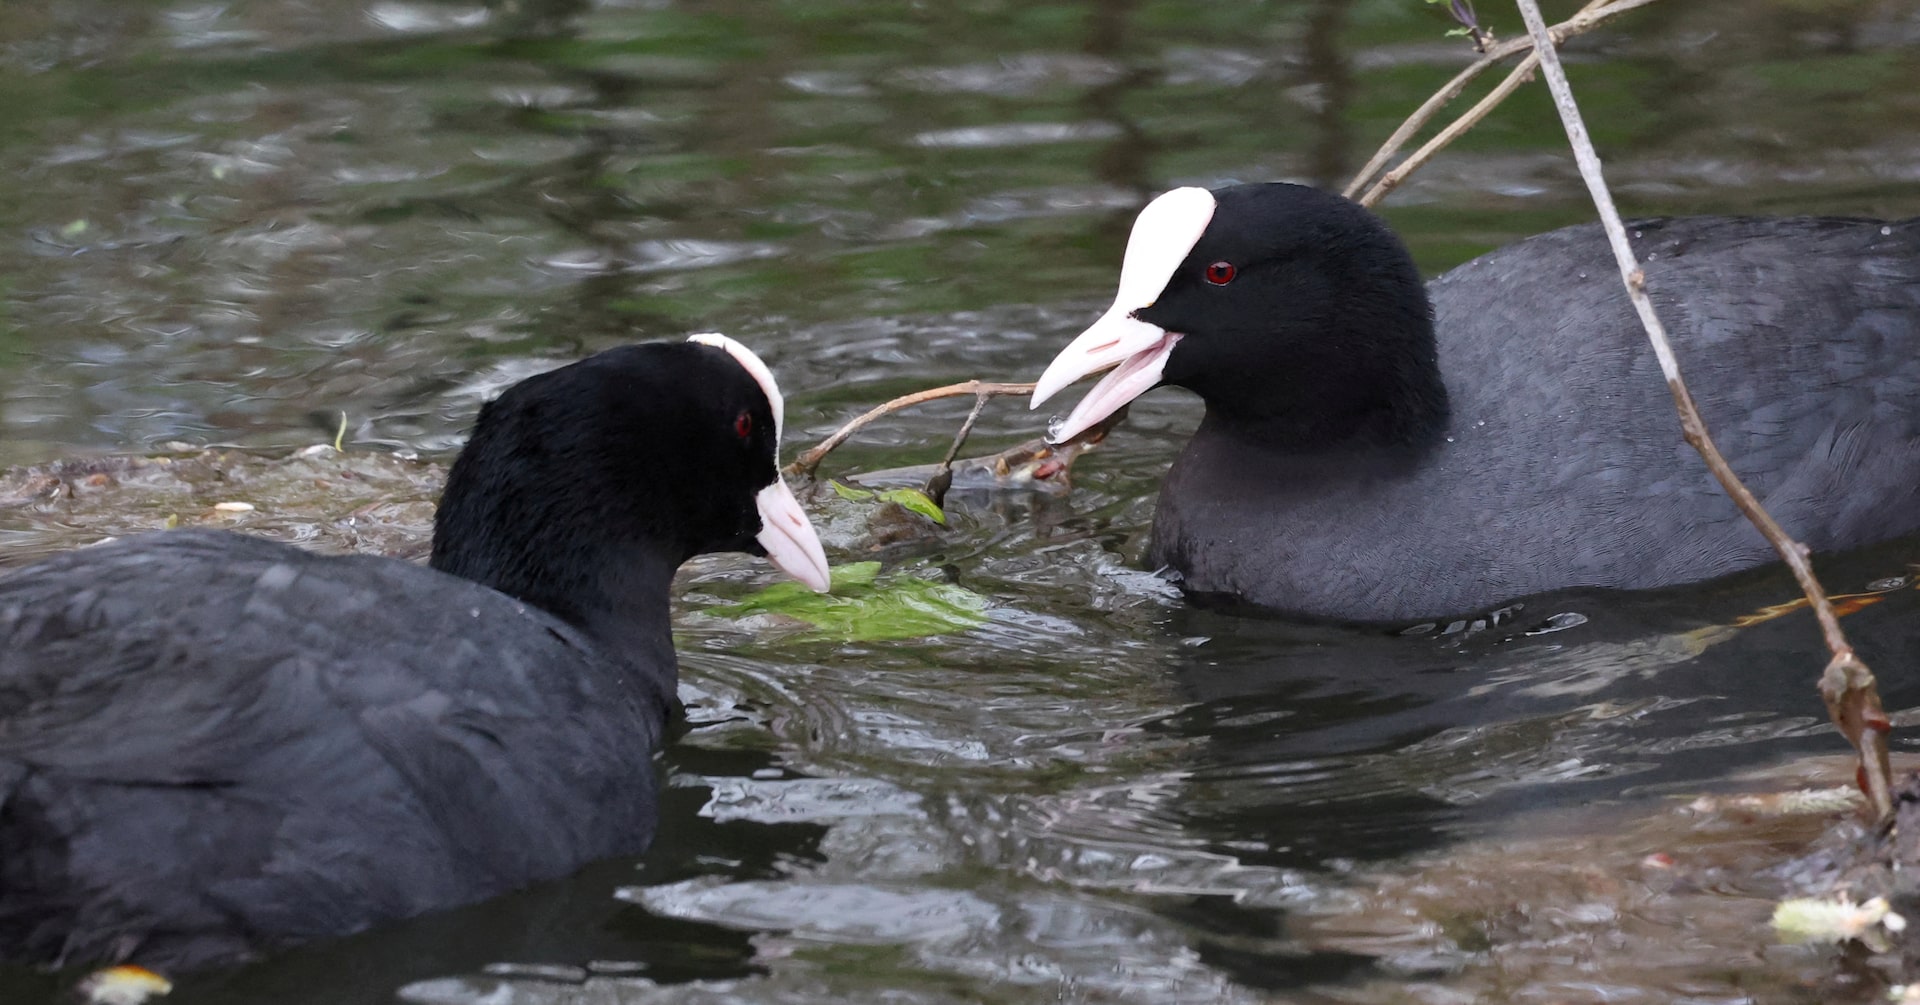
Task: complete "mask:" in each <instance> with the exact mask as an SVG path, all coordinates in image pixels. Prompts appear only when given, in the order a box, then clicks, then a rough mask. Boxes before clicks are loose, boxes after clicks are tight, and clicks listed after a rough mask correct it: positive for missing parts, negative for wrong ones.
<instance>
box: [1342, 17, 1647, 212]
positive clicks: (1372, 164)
mask: <svg viewBox="0 0 1920 1005" xmlns="http://www.w3.org/2000/svg"><path fill="white" fill-rule="evenodd" d="M1652 2H1653V0H1614V2H1612V3H1606V2H1605V0H1592V2H1590V3H1588V4H1587V5H1586V6H1585V7H1582V8H1581V9H1580V12H1579V13H1577V14H1575V15H1574V16H1572V17H1570V18H1568V19H1567V20H1565V21H1562V22H1561V23H1559V24H1556V25H1554V26H1553V29H1552V31H1553V37H1554V39H1555V41H1557V42H1564V41H1566V40H1567V39H1569V38H1572V37H1573V36H1575V35H1580V34H1584V33H1585V32H1588V31H1591V30H1593V29H1594V28H1596V27H1598V26H1599V25H1601V24H1603V23H1605V22H1607V21H1610V20H1612V19H1613V18H1615V17H1618V16H1619V15H1621V14H1624V13H1626V12H1627V11H1630V10H1633V9H1634V8H1636V7H1644V6H1646V5H1647V4H1650V3H1652ZM1532 48H1533V38H1532V37H1531V36H1521V37H1519V38H1515V39H1510V40H1508V41H1506V42H1502V43H1500V44H1499V45H1495V46H1493V47H1492V48H1489V49H1487V50H1486V52H1485V54H1484V55H1482V56H1481V57H1480V58H1479V59H1476V60H1474V61H1473V62H1472V63H1470V64H1468V65H1467V67H1466V69H1463V70H1461V71H1460V72H1459V73H1458V74H1455V75H1454V78H1453V79H1452V80H1449V81H1447V83H1446V86H1444V87H1442V88H1440V90H1439V91H1437V92H1435V93H1434V95H1433V97H1430V98H1428V99H1427V100H1426V103H1425V104H1423V105H1421V106H1420V107H1419V108H1418V109H1416V110H1415V111H1414V113H1413V114H1412V115H1410V116H1408V117H1407V121H1405V122H1403V123H1401V124H1400V128H1399V129H1396V130H1394V132H1393V135H1392V136H1390V137H1388V139H1387V142H1386V143H1384V144H1382V145H1381V147H1380V149H1379V151H1377V152H1376V153H1375V154H1374V155H1373V157H1372V159H1370V160H1368V161H1367V164H1366V166H1365V167H1363V168H1361V169H1360V172H1359V173H1358V174H1356V175H1354V176H1353V180H1352V181H1350V182H1348V183H1347V187H1346V191H1345V195H1346V197H1347V198H1349V199H1353V198H1356V196H1357V193H1359V192H1361V191H1362V190H1365V189H1367V182H1368V181H1370V180H1372V178H1373V176H1374V175H1376V174H1379V173H1380V169H1381V168H1383V167H1385V166H1386V164H1387V162H1388V161H1389V160H1392V159H1393V155H1394V154H1396V153H1399V152H1400V148H1401V147H1403V146H1406V144H1407V141H1408V140H1411V139H1413V136H1414V134H1415V133H1418V132H1419V131H1420V130H1421V129H1422V128H1424V127H1425V126H1426V124H1427V123H1428V122H1430V121H1432V119H1433V117H1434V116H1435V115H1438V114H1439V113H1440V109H1442V108H1444V107H1446V105H1447V103H1448V102H1450V101H1452V100H1453V99H1455V98H1457V97H1459V96H1460V93H1461V92H1462V91H1465V90H1466V89H1467V85H1468V84H1470V83H1472V82H1473V81H1474V80H1475V79H1476V78H1478V77H1479V76H1480V74H1482V73H1484V72H1485V71H1486V70H1487V68H1488V67H1491V66H1493V65H1494V64H1495V63H1498V62H1500V61H1501V60H1503V59H1506V58H1507V57H1508V56H1512V55H1514V54H1515V53H1520V52H1526V51H1527V50H1529V49H1532ZM1529 61H1531V57H1530V60H1529ZM1524 69H1526V68H1523V70H1521V71H1516V73H1519V74H1522V75H1524ZM1508 81H1509V82H1512V81H1514V77H1512V76H1509V77H1508ZM1501 86H1502V87H1508V85H1507V84H1502V85H1501ZM1511 92H1512V88H1511V87H1508V90H1507V92H1506V93H1511ZM1505 96H1506V94H1505V93H1503V94H1501V96H1500V97H1501V98H1504V97H1505ZM1483 103H1484V102H1483ZM1498 103H1499V100H1498V99H1495V101H1494V104H1498ZM1487 107H1488V109H1491V107H1492V106H1491V105H1489V106H1487ZM1475 112H1478V115H1475ZM1467 114H1468V115H1474V121H1478V119H1479V118H1480V117H1481V116H1484V115H1485V114H1486V111H1485V110H1482V109H1480V108H1479V107H1478V106H1475V109H1474V110H1473V111H1469V112H1468V113H1467ZM1462 118H1463V119H1465V116H1462ZM1472 124H1473V123H1472V122H1468V123H1467V125H1468V126H1471V125H1472ZM1465 128H1466V127H1464V126H1463V127H1461V128H1460V130H1459V131H1453V130H1452V129H1451V127H1450V128H1449V131H1450V132H1452V135H1450V136H1448V137H1447V141H1446V142H1451V141H1452V140H1453V138H1454V137H1457V136H1458V135H1459V133H1460V132H1464V131H1465ZM1436 139H1438V137H1436ZM1446 142H1442V143H1440V144H1439V146H1434V147H1433V149H1432V150H1426V149H1425V148H1422V151H1421V153H1422V154H1424V155H1425V157H1424V158H1422V159H1423V161H1424V160H1425V159H1427V158H1431V157H1432V156H1433V154H1434V153H1437V152H1438V151H1439V149H1440V147H1444V146H1446ZM1428 145H1429V146H1433V143H1432V142H1431V141H1430V142H1429V144H1428ZM1415 156H1420V155H1419V154H1416V155H1415ZM1414 166H1415V167H1418V166H1419V165H1418V164H1415V165H1414ZM1411 171H1412V169H1411V168H1409V169H1407V170H1405V171H1399V172H1396V177H1395V178H1394V179H1393V181H1392V183H1391V184H1389V183H1387V182H1386V181H1384V180H1383V181H1382V182H1381V183H1379V184H1376V185H1374V186H1373V190H1372V191H1368V193H1367V195H1366V197H1364V198H1360V200H1359V201H1360V203H1361V204H1362V205H1366V206H1371V205H1373V204H1374V203H1376V202H1378V201H1379V200H1380V199H1381V197H1383V196H1385V195H1386V194H1387V192H1388V191H1391V190H1392V188H1393V186H1394V185H1397V184H1399V183H1400V182H1401V181H1403V180H1405V178H1406V176H1407V174H1409V173H1411ZM1383 186H1384V187H1383Z"/></svg>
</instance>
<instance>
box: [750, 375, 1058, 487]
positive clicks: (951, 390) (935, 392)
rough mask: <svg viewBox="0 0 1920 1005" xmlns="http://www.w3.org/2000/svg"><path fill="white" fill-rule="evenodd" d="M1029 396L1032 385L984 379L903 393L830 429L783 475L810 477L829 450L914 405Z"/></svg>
mask: <svg viewBox="0 0 1920 1005" xmlns="http://www.w3.org/2000/svg"><path fill="white" fill-rule="evenodd" d="M1032 393H1033V385H1032V384H999V383H994V382H992V381H986V380H967V381H962V382H960V383H958V384H948V385H946V386H945V387H930V388H928V389H926V390H924V391H915V392H913V393H912V394H903V395H901V396H900V397H898V398H895V399H893V400H892V401H889V402H886V403H885V404H881V405H875V406H874V407H873V408H870V409H868V410H867V411H866V412H864V413H862V414H861V415H859V416H858V417H856V418H854V419H853V420H852V421H851V422H848V423H847V424H846V425H844V426H841V427H840V428H839V429H836V430H834V432H833V435H832V436H829V437H827V438H826V439H824V440H821V441H820V442H819V443H818V444H816V445H814V446H812V447H809V448H808V449H807V450H805V451H803V452H802V453H801V454H800V456H798V457H796V458H794V459H793V463H792V464H789V465H787V468H786V472H787V474H789V475H795V476H805V477H807V478H812V477H813V472H814V470H815V469H817V468H819V467H820V462H821V460H823V459H824V458H825V457H826V456H827V455H828V454H830V453H832V452H833V448H835V447H837V446H839V445H840V444H842V443H845V442H846V440H847V438H848V437H850V436H852V435H853V434H855V433H857V432H859V431H860V430H861V429H864V428H865V427H866V426H867V425H868V424H869V423H871V422H873V420H875V419H878V418H881V417H883V416H887V415H892V414H893V413H895V412H898V411H900V410H901V409H903V408H912V407H913V406H915V405H922V404H925V403H927V402H929V401H938V400H940V399H941V398H960V397H964V396H966V395H969V394H971V395H973V396H974V397H976V398H978V399H980V403H982V404H983V403H985V401H986V399H988V398H1004V397H1009V396H1012V395H1016V394H1032ZM979 411H980V409H979V404H976V405H975V407H974V415H975V416H976V417H977V416H978V415H979ZM972 426H973V420H972V419H968V420H967V427H966V430H963V435H964V432H965V431H970V430H971V428H972ZM958 449H959V445H958V440H956V443H955V446H954V450H956V451H957V450H958ZM952 459H953V456H952V454H951V453H949V454H948V456H947V460H948V462H951V461H952Z"/></svg>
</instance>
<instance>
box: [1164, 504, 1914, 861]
mask: <svg viewBox="0 0 1920 1005" xmlns="http://www.w3.org/2000/svg"><path fill="white" fill-rule="evenodd" d="M1916 557H1920V542H1916V541H1914V540H1907V541H1902V542H1896V543H1893V544H1889V545H1882V546H1880V547H1877V548H1873V549H1868V550H1865V551H1862V552H1858V553H1855V554H1852V555H1848V556H1842V557H1838V558H1833V559H1825V560H1823V561H1822V562H1821V573H1822V575H1823V577H1824V578H1825V580H1826V582H1828V583H1829V584H1831V589H1833V591H1834V592H1835V593H1836V594H1853V593H1860V594H1868V593H1869V591H1867V589H1866V588H1867V586H1868V585H1869V584H1874V585H1875V586H1876V589H1878V590H1879V591H1880V592H1878V593H1877V594H1874V595H1875V596H1876V597H1877V599H1875V600H1873V601H1872V602H1870V603H1866V604H1864V605H1863V606H1860V607H1859V608H1858V609H1857V610H1855V611H1854V613H1852V614H1850V615H1848V616H1847V617H1846V618H1845V619H1844V624H1845V627H1846V628H1847V630H1848V632H1849V634H1850V636H1851V638H1852V640H1853V642H1854V644H1855V646H1856V647H1857V648H1858V650H1859V652H1860V653H1861V655H1862V656H1863V657H1864V658H1865V659H1867V660H1868V662H1869V664H1870V665H1871V666H1873V667H1875V668H1876V670H1877V671H1878V673H1879V675H1880V690H1881V695H1882V697H1883V700H1884V703H1885V706H1886V708H1887V709H1888V710H1889V711H1890V712H1897V711H1898V710H1901V709H1906V708H1910V707H1913V706H1915V705H1920V680H1917V679H1915V677H1914V676H1913V675H1912V674H1910V673H1907V672H1906V668H1908V667H1911V666H1913V665H1914V664H1915V661H1916V659H1920V591H1917V590H1916V589H1915V587H1914V585H1913V583H1912V582H1911V581H1901V582H1900V583H1899V585H1893V584H1891V583H1890V582H1889V581H1890V580H1893V579H1894V578H1895V577H1900V576H1903V575H1906V574H1907V572H1908V563H1909V562H1911V561H1913V560H1914V559H1915V558H1916ZM1889 586H1891V587H1892V588H1889ZM1796 596H1798V592H1797V589H1796V588H1795V586H1794V584H1793V581H1792V579H1791V577H1790V575H1789V574H1788V573H1787V572H1786V571H1785V570H1784V569H1783V568H1778V567H1775V568H1768V569H1761V570H1755V571H1753V572H1749V573H1743V574H1739V575H1736V576H1732V577H1728V578H1726V579H1723V580H1719V581H1715V582H1712V583H1707V584H1701V585H1695V586H1690V587H1683V588H1676V589H1670V590H1660V591H1646V592H1609V591H1569V592H1565V593H1559V594H1553V595H1547V596H1542V597H1535V598H1530V599H1528V600H1527V601H1526V602H1525V606H1524V608H1523V609H1522V610H1521V611H1520V612H1518V613H1517V615H1516V616H1515V617H1514V618H1513V620H1511V621H1509V622H1508V623H1507V624H1505V625H1502V626H1499V627H1491V628H1486V629H1484V630H1481V631H1478V632H1471V633H1469V632H1458V633H1456V634H1454V635H1435V634H1425V635H1411V636H1409V635H1401V634H1398V632H1397V631H1394V630H1388V629H1383V628H1377V627H1365V628H1357V627H1343V626H1336V625H1325V624H1302V623H1298V622H1292V621H1286V620H1277V619H1256V618H1247V617H1243V616H1232V615H1226V614H1221V613H1219V612H1216V611H1210V610H1205V609H1201V608H1196V607H1188V608H1184V609H1181V610H1180V611H1179V612H1178V613H1176V615H1175V618H1174V622H1173V625H1172V626H1171V628H1172V631H1173V632H1175V633H1177V634H1178V635H1179V636H1181V637H1187V638H1192V637H1205V638H1206V639H1207V641H1206V642H1205V643H1204V644H1201V645H1199V646H1198V647H1195V648H1192V649H1189V650H1187V652H1189V653H1190V654H1191V655H1189V656H1187V657H1186V659H1185V662H1184V663H1183V664H1182V665H1180V666H1179V667H1178V668H1177V670H1176V674H1177V678H1178V680H1179V684H1180V686H1181V687H1182V689H1183V690H1184V691H1185V692H1186V693H1187V694H1188V695H1189V696H1190V697H1191V699H1192V700H1193V701H1194V702H1195V704H1194V705H1192V706H1191V707H1189V708H1187V709H1185V710H1183V711H1182V712H1181V713H1179V714H1178V715H1175V716H1172V717H1169V718H1167V719H1165V720H1163V721H1161V722H1159V723H1158V724H1156V728H1158V729H1164V730H1167V731H1170V732H1174V733H1177V734H1180V735H1185V736H1195V737H1204V738H1205V740H1206V743H1207V747H1206V750H1207V753H1206V754H1205V755H1203V756H1202V757H1201V758H1200V761H1199V763H1198V764H1197V765H1196V767H1195V770H1194V773H1193V776H1192V779H1191V782H1190V784H1189V785H1188V787H1187V790H1186V791H1187V797H1186V801H1185V803H1184V805H1183V806H1182V812H1183V816H1184V818H1185V821H1186V827H1187V829H1188V830H1189V832H1190V833H1192V834H1195V835H1196V836H1204V837H1205V838H1206V839H1207V840H1210V841H1212V842H1214V843H1215V845H1216V847H1217V848H1218V849H1219V850H1222V851H1227V852H1230V853H1231V854H1234V855H1236V856H1238V857H1239V858H1240V859H1241V860H1242V861H1243V862H1247V863H1251V864H1263V865H1275V866H1290V867H1306V868H1315V867H1320V866H1324V865H1325V864H1326V863H1327V862H1328V861H1329V860H1334V859H1347V860H1355V859H1358V860H1367V859H1383V858H1389V857H1394V856H1400V855H1404V854H1407V853H1409V852H1414V851H1418V850H1421V849H1425V848H1430V847H1435V846H1438V845H1440V844H1442V843H1444V842H1446V841H1449V840H1453V839H1456V838H1458V837H1462V836H1466V835H1470V834H1473V833H1478V832H1484V831H1485V830H1487V829H1489V828H1492V827H1495V826H1497V824H1498V823H1499V822H1500V821H1502V820H1503V819H1505V818H1507V817H1509V816H1510V815H1511V814H1513V813H1515V812H1518V811H1522V810H1533V809H1539V808H1543V807H1548V806H1567V805H1574V804H1578V803H1584V802H1590V801H1595V800H1611V799H1618V798H1623V797H1628V796H1633V795H1638V794H1648V793H1659V792H1671V791H1675V790H1683V789H1685V788H1686V787H1688V786H1699V785H1703V784H1706V783H1709V782H1711V781H1713V780H1716V779H1723V778H1725V777H1726V776H1728V775H1729V774H1732V773H1734V772H1738V771H1741V770H1744V769H1748V768H1752V767H1755V766H1757V765H1759V764H1761V763H1763V762H1765V761H1768V760H1771V759H1775V758H1779V757H1783V756H1787V755H1791V754H1803V753H1830V754H1831V753H1844V752H1845V751H1846V750H1847V748H1846V746H1845V743H1844V741H1842V740H1841V739H1840V738H1839V737H1838V735H1837V734H1835V733H1834V732H1833V731H1832V729H1831V728H1830V727H1829V726H1828V725H1827V723H1826V716H1825V710H1824V707H1823V706H1822V705H1821V703H1820V699H1819V697H1818V694H1817V692H1816V690H1815V682H1816V680H1817V679H1818V676H1819V674H1820V671H1821V669H1822V668H1823V667H1824V666H1825V664H1826V661H1827V656H1828V654H1827V652H1826V650H1825V648H1824V646H1823V644H1822V642H1821V639H1820V637H1819V635H1818V632H1817V630H1816V629H1815V627H1814V624H1813V620H1812V618H1811V616H1810V615H1809V614H1808V613H1807V612H1805V611H1804V610H1797V611H1793V612H1791V613H1787V614H1785V615H1783V616H1779V617H1773V618H1771V619H1767V620H1761V621H1759V622H1758V623H1752V624H1747V625H1745V626H1744V627H1734V626H1735V624H1736V622H1737V621H1739V620H1740V619H1743V618H1747V617H1749V616H1752V615H1754V614H1756V613H1757V612H1760V611H1763V610H1764V609H1766V608H1768V607H1770V606H1772V605H1778V604H1781V603H1783V602H1786V601H1789V600H1791V599H1792V598H1794V597H1796ZM1570 613H1577V614H1578V615H1580V616H1582V617H1584V618H1585V621H1584V623H1578V624H1574V625H1573V626H1572V627H1568V628H1566V629H1564V630H1558V631H1551V632H1545V633H1541V634H1532V633H1531V632H1532V631H1538V630H1539V629H1540V627H1541V626H1543V625H1544V624H1547V623H1548V621H1549V618H1550V617H1551V616H1553V615H1561V617H1560V618H1557V619H1554V620H1555V621H1557V622H1565V621H1568V620H1573V619H1568V618H1566V617H1565V616H1566V615H1567V614H1570Z"/></svg>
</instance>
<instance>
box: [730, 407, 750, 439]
mask: <svg viewBox="0 0 1920 1005" xmlns="http://www.w3.org/2000/svg"><path fill="white" fill-rule="evenodd" d="M733 435H735V436H738V437H740V438H741V439H743V440H744V439H746V438H747V437H749V436H752V435H753V416H752V415H751V414H750V413H747V412H741V413H740V417H739V418H737V419H735V420H733Z"/></svg>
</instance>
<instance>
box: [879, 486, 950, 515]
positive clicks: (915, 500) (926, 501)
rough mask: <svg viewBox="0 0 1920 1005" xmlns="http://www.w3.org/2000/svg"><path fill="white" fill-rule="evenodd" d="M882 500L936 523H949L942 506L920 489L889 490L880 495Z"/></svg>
mask: <svg viewBox="0 0 1920 1005" xmlns="http://www.w3.org/2000/svg"><path fill="white" fill-rule="evenodd" d="M880 498H881V499H882V500H883V501H885V502H890V503H898V504H899V505H901V506H903V507H905V508H907V509H910V510H912V511H914V512H915V513H918V514H920V515H921V516H923V517H926V518H927V519H929V520H932V521H933V522H934V523H938V524H944V523H946V522H947V515H946V514H945V513H943V512H941V510H940V505H939V504H938V503H936V502H934V501H933V498H932V497H931V496H928V495H927V494H926V493H925V492H922V491H920V490H919V489H888V490H887V491H885V492H882V493H880Z"/></svg>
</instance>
